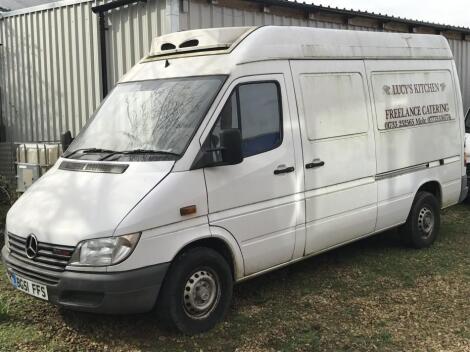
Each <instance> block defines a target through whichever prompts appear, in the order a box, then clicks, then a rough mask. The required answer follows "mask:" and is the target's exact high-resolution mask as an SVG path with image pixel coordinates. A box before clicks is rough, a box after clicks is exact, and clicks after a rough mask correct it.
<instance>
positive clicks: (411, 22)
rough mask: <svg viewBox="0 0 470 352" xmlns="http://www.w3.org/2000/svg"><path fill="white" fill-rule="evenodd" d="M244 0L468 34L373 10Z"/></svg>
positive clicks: (291, 1)
mask: <svg viewBox="0 0 470 352" xmlns="http://www.w3.org/2000/svg"><path fill="white" fill-rule="evenodd" d="M245 1H248V2H255V3H259V4H262V5H265V6H285V7H291V8H298V9H299V8H300V9H305V10H307V11H323V12H329V13H334V14H338V15H350V16H360V17H365V18H370V19H375V20H379V21H391V22H399V23H406V24H409V25H414V26H424V27H431V28H435V29H437V30H441V31H456V32H461V33H465V34H470V28H468V27H461V26H452V25H447V24H440V23H433V22H426V21H420V20H413V19H408V18H404V17H398V16H390V15H383V14H381V13H374V12H368V11H360V10H352V9H346V8H343V9H342V8H338V7H331V6H323V5H315V4H309V3H306V2H299V1H296V0H245Z"/></svg>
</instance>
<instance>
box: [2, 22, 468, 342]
mask: <svg viewBox="0 0 470 352" xmlns="http://www.w3.org/2000/svg"><path fill="white" fill-rule="evenodd" d="M464 132H465V128H464V118H463V108H462V101H461V96H460V91H459V82H458V78H457V72H456V67H455V64H454V61H453V59H452V53H451V51H450V49H449V46H448V44H447V41H446V40H445V39H444V38H443V37H440V36H433V35H413V34H394V33H373V32H356V31H341V30H328V29H313V28H300V27H274V26H268V27H260V28H246V27H244V28H220V29H205V30H194V31H188V32H180V33H174V34H169V35H165V36H161V37H158V38H156V39H155V40H154V42H153V44H152V49H151V52H150V54H149V56H147V57H146V58H144V59H143V60H142V61H141V62H140V63H139V64H138V65H136V66H135V67H134V68H132V69H131V70H130V72H129V73H128V74H126V76H125V77H124V78H123V79H122V80H121V81H120V83H119V84H117V86H116V87H115V88H114V90H113V91H112V92H111V93H110V94H109V96H108V97H107V98H106V100H105V101H104V102H103V103H102V105H101V106H100V108H99V109H98V110H97V112H96V113H95V115H94V116H93V117H92V118H91V119H90V120H89V122H88V123H87V125H86V126H85V128H83V130H82V131H81V132H80V134H79V135H78V136H77V137H76V138H75V140H74V141H73V142H72V144H71V145H70V146H69V147H68V149H67V151H66V152H65V153H64V154H63V155H62V157H61V158H60V159H59V160H58V161H57V163H56V164H55V166H54V167H53V168H52V169H51V170H50V171H49V172H48V173H47V174H46V175H44V176H43V177H42V178H41V179H40V180H39V181H37V182H36V183H35V184H34V185H33V186H32V187H31V188H30V189H28V191H27V192H26V193H25V194H24V195H23V196H22V197H21V198H20V199H19V200H18V201H17V202H16V203H15V205H14V206H13V207H12V208H11V210H10V211H9V213H8V217H7V231H6V233H7V235H6V246H5V248H4V249H3V251H2V257H3V261H4V263H5V265H6V267H7V270H8V275H9V277H10V279H11V281H12V283H13V285H14V286H15V287H16V288H18V289H19V290H22V291H24V292H26V293H29V294H32V295H34V296H36V297H38V298H42V299H44V300H48V301H50V302H52V303H55V304H58V305H60V306H63V307H67V308H70V309H76V310H83V311H89V312H101V313H135V312H144V311H149V310H151V309H152V308H154V307H155V306H156V312H157V313H158V314H160V316H161V319H162V320H163V321H165V322H166V323H169V324H171V325H172V326H174V327H176V328H178V329H180V330H181V331H183V332H186V333H197V332H201V331H204V330H207V329H210V328H211V327H213V326H214V324H216V323H217V322H218V321H220V320H221V319H222V318H223V316H224V314H225V313H226V312H227V309H228V307H229V304H230V300H231V295H232V286H233V284H234V283H236V282H240V281H242V280H245V279H248V278H251V277H253V276H256V275H259V274H262V273H265V272H267V271H270V270H274V269H277V268H279V267H282V266H285V265H287V264H290V263H293V262H296V261H299V260H301V259H304V258H307V257H310V256H312V255H316V254H318V253H321V252H324V251H327V250H330V249H332V248H335V247H338V246H341V245H344V244H346V243H349V242H352V241H356V240H358V239H361V238H364V237H366V236H370V235H372V234H375V233H378V232H381V231H384V230H387V229H390V228H393V227H397V226H401V228H402V232H403V234H404V238H405V239H406V241H407V242H408V243H409V244H410V245H412V246H414V247H416V248H422V247H427V246H429V245H431V244H432V243H433V242H434V240H435V239H436V236H437V234H438V231H439V224H440V221H439V220H440V217H439V213H440V209H441V208H445V207H448V206H450V205H452V204H456V203H457V202H459V200H462V199H463V198H464V197H465V196H466V193H467V185H466V177H465V164H464Z"/></svg>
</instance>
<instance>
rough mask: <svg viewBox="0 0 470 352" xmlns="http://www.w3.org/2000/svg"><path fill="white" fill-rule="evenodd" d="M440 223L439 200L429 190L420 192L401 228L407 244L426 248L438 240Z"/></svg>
mask: <svg viewBox="0 0 470 352" xmlns="http://www.w3.org/2000/svg"><path fill="white" fill-rule="evenodd" d="M440 225H441V218H440V207H439V202H438V200H437V199H436V197H435V196H434V195H433V194H431V193H429V192H418V194H417V195H416V197H415V200H414V201H413V205H412V206H411V210H410V214H409V215H408V219H407V220H406V223H405V224H404V225H403V227H402V229H401V233H402V237H403V239H404V241H405V243H406V244H408V245H410V246H412V247H414V248H418V249H419V248H426V247H429V246H430V245H432V244H433V243H434V241H435V240H436V238H437V235H438V234H439V228H440Z"/></svg>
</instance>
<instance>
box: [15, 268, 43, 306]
mask: <svg viewBox="0 0 470 352" xmlns="http://www.w3.org/2000/svg"><path fill="white" fill-rule="evenodd" d="M9 276H10V281H11V283H12V284H13V286H14V287H15V288H16V289H18V290H20V291H23V292H25V293H27V294H29V295H31V296H34V297H37V298H41V299H44V300H46V301H47V300H48V295H47V287H46V286H44V285H41V284H38V283H37V282H34V281H31V280H28V279H25V278H24V277H22V276H19V275H17V274H15V273H11V274H9Z"/></svg>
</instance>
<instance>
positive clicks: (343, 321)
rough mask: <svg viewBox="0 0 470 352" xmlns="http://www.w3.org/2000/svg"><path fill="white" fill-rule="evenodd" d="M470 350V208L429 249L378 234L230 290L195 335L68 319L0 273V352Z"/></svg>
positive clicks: (129, 321) (461, 209) (115, 319)
mask: <svg viewBox="0 0 470 352" xmlns="http://www.w3.org/2000/svg"><path fill="white" fill-rule="evenodd" d="M12 350H18V351H37V350H40V351H41V350H42V351H51V350H54V351H86V350H109V351H195V350H197V351H200V350H202V351H232V350H237V351H403V350H406V351H441V350H445V351H470V207H469V206H468V205H459V206H455V207H453V208H450V209H447V210H445V211H444V212H443V217H442V228H441V236H440V237H439V239H438V241H437V242H436V243H435V245H434V246H433V247H432V248H429V249H425V250H421V251H417V250H412V249H407V248H405V247H403V246H402V245H401V243H400V241H399V238H398V235H397V233H396V232H394V231H390V232H387V233H383V234H380V235H378V236H375V237H371V238H369V239H366V240H362V241H359V242H357V243H354V244H352V245H349V246H345V247H342V248H339V249H337V250H334V251H332V252H329V253H325V254H323V255H320V256H318V257H314V258H311V259H308V260H305V261H303V262H300V263H298V264H295V265H293V266H290V267H287V268H284V269H282V270H278V271H275V272H272V273H269V274H267V275H264V276H261V277H259V278H256V279H253V280H251V281H248V282H245V283H242V284H240V285H237V286H236V287H235V292H234V300H233V304H232V308H231V310H230V313H229V315H228V317H227V319H226V320H225V322H223V323H221V324H219V325H218V326H217V327H216V328H215V329H214V330H212V331H210V332H208V333H206V334H202V335H199V336H193V337H188V336H183V335H180V334H176V333H169V332H165V331H162V330H161V329H160V328H159V327H158V321H157V319H156V318H155V317H154V315H153V314H152V313H149V314H143V315H134V316H102V315H91V314H84V313H76V312H69V311H65V310H61V309H58V308H57V307H54V306H51V305H49V304H46V303H43V302H42V301H38V300H36V299H34V298H30V297H28V296H26V295H24V294H22V293H20V292H16V291H15V290H13V289H12V288H11V286H10V284H9V283H8V282H7V279H6V276H5V274H4V270H3V268H2V267H1V266H0V351H12Z"/></svg>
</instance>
